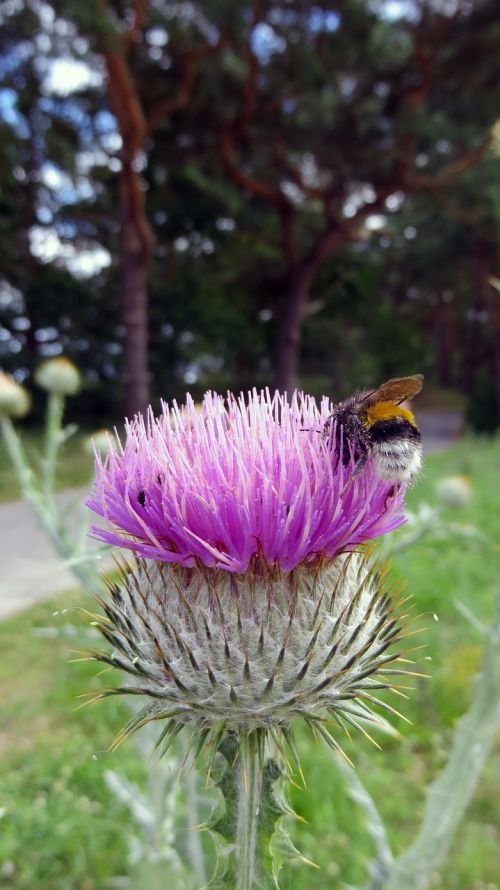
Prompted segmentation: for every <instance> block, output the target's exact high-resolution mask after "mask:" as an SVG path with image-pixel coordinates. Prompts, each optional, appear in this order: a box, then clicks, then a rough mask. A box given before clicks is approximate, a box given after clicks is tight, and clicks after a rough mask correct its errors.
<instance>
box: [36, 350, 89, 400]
mask: <svg viewBox="0 0 500 890" xmlns="http://www.w3.org/2000/svg"><path fill="white" fill-rule="evenodd" d="M35 380H36V382H37V383H38V386H41V387H42V389H46V390H48V392H54V393H58V394H59V395H62V396H74V395H75V394H76V393H77V392H78V390H79V389H80V385H81V376H80V372H79V370H78V368H77V367H76V365H74V364H73V362H71V361H70V360H69V358H65V357H64V356H58V358H51V359H48V361H46V362H43V364H41V365H40V366H39V368H37V370H36V372H35Z"/></svg>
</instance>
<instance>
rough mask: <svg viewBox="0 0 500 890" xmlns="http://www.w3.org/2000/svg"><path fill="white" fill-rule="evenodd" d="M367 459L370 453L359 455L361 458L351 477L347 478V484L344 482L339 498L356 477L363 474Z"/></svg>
mask: <svg viewBox="0 0 500 890" xmlns="http://www.w3.org/2000/svg"><path fill="white" fill-rule="evenodd" d="M369 457H370V452H369V451H366V452H365V454H362V455H361V457H360V458H359V460H358V462H357V464H356V466H355V467H354V470H353V472H352V473H351V475H350V476H349V479H348V480H347V482H346V484H345V485H344V487H343V489H342V491H341V492H340V496H341V497H342V495H343V494H344V493H345V492H346V491H347V489H348V488H349V486H350V484H351V482H353V481H354V479H356V477H357V476H359V475H360V474H361V473H362V472H363V470H364V468H365V467H366V465H367V463H368V460H369Z"/></svg>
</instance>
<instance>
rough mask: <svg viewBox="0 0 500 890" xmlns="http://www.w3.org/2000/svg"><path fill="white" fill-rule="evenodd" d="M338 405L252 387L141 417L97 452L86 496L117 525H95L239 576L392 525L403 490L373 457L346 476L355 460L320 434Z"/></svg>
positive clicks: (315, 554) (130, 543)
mask: <svg viewBox="0 0 500 890" xmlns="http://www.w3.org/2000/svg"><path fill="white" fill-rule="evenodd" d="M331 409H332V406H331V405H330V403H329V402H328V400H327V399H324V400H323V401H322V403H321V406H320V407H319V408H318V407H317V405H316V402H315V401H314V399H312V398H310V397H307V396H296V397H294V398H293V400H292V402H291V403H290V404H289V403H288V402H287V401H286V399H284V398H283V397H281V396H279V395H278V394H276V395H275V396H270V395H269V394H268V393H257V392H253V393H251V394H250V395H249V398H248V400H247V401H245V399H244V398H243V396H242V397H240V398H239V399H235V398H233V397H229V398H228V399H227V401H225V400H224V399H222V398H221V397H220V396H215V395H212V394H208V395H207V396H206V397H205V399H204V402H203V406H202V410H201V411H199V410H196V408H195V406H194V403H193V402H192V401H191V400H190V399H188V402H187V405H186V406H185V407H184V408H178V407H177V406H176V405H174V407H173V408H169V407H168V406H167V405H164V406H163V414H162V415H161V416H160V417H159V418H154V417H153V415H152V414H150V415H149V416H148V419H147V422H144V420H143V419H142V417H140V416H138V417H136V418H135V420H133V421H132V422H129V423H128V424H127V439H126V442H125V445H124V447H123V448H122V447H121V446H120V445H119V444H118V445H117V447H116V449H115V450H113V451H112V452H111V453H110V454H109V456H108V457H107V458H106V459H105V460H102V459H99V458H98V460H97V473H96V482H95V485H94V490H93V493H92V496H91V498H90V500H89V501H88V502H87V503H88V506H89V507H91V509H92V510H94V511H95V512H96V513H98V514H99V515H100V516H103V517H104V518H106V519H107V520H108V521H109V522H110V523H111V525H112V526H114V529H111V530H109V529H100V528H95V529H93V534H94V535H95V536H96V537H98V538H100V539H101V540H103V541H106V542H107V543H110V544H113V545H117V546H119V547H124V548H128V549H130V550H132V551H134V553H136V554H137V555H139V556H142V557H146V558H148V559H154V560H158V561H162V562H171V563H176V564H180V565H183V566H195V565H199V564H202V565H205V566H210V567H213V568H221V569H225V570H227V571H230V572H235V573H242V572H245V571H246V570H247V569H248V567H249V565H250V563H251V562H252V560H255V559H257V560H258V561H260V562H263V563H265V564H266V565H267V566H268V567H275V566H279V568H280V569H281V570H282V571H290V570H292V569H294V568H296V567H297V566H298V565H300V564H302V563H304V562H314V561H315V560H316V559H318V558H319V557H327V558H333V557H334V556H336V555H337V554H339V553H341V552H343V551H346V550H352V549H353V548H354V547H356V546H357V545H358V544H361V543H363V542H364V541H368V540H370V539H372V538H376V537H378V536H379V535H383V534H385V533H386V532H388V531H391V530H392V529H394V528H396V527H397V526H399V525H400V524H401V523H402V522H403V521H404V517H403V490H402V489H400V490H396V489H395V487H394V486H393V485H392V484H389V483H387V482H384V481H382V480H380V479H379V478H378V477H377V476H376V474H375V473H374V470H373V468H372V467H370V466H368V467H367V468H366V470H365V471H364V472H363V473H362V474H361V475H360V477H359V478H358V479H356V480H353V481H352V482H350V481H349V480H350V476H351V474H352V471H353V468H354V459H351V461H350V462H349V463H348V464H347V465H344V464H343V462H342V459H341V458H340V456H339V454H338V453H337V452H336V451H335V449H334V448H333V447H332V444H331V442H330V441H329V440H328V439H327V438H325V437H324V436H322V433H321V431H322V429H323V426H324V424H325V422H326V420H327V418H328V416H329V413H330V412H331Z"/></svg>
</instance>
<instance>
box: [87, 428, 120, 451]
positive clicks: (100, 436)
mask: <svg viewBox="0 0 500 890" xmlns="http://www.w3.org/2000/svg"><path fill="white" fill-rule="evenodd" d="M113 440H114V435H113V433H112V432H111V430H106V429H103V430H96V431H95V433H92V434H91V435H90V436H87V437H86V438H85V439H84V441H83V448H84V451H85V453H86V454H90V456H91V457H93V456H94V448H95V449H96V451H98V453H99V454H100V455H101V457H106V455H107V454H109V452H110V451H111V450H112V448H113Z"/></svg>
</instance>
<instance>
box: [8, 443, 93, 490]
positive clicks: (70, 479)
mask: <svg viewBox="0 0 500 890" xmlns="http://www.w3.org/2000/svg"><path fill="white" fill-rule="evenodd" d="M21 435H22V440H23V444H24V446H25V448H26V452H27V454H28V455H29V457H30V458H33V464H34V467H35V468H36V469H38V468H41V455H42V452H43V446H44V442H43V431H42V430H38V429H37V430H34V429H27V430H26V431H24V430H21ZM87 436H88V434H87V433H84V432H80V431H79V432H78V433H76V434H75V435H74V436H72V437H71V439H70V440H69V442H67V443H66V444H65V445H63V447H62V449H61V456H60V461H59V477H58V487H59V488H71V487H73V486H76V485H85V484H86V483H87V482H88V481H89V479H90V478H91V476H92V467H93V458H92V457H91V455H90V454H89V453H88V452H87V451H86V450H85V448H84V442H85V440H86V439H87ZM18 497H19V486H18V484H17V480H16V477H15V475H14V473H13V471H12V467H11V464H10V460H9V457H8V455H7V453H6V450H5V445H4V442H3V439H2V436H0V502H3V501H13V500H15V499H16V498H18Z"/></svg>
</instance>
